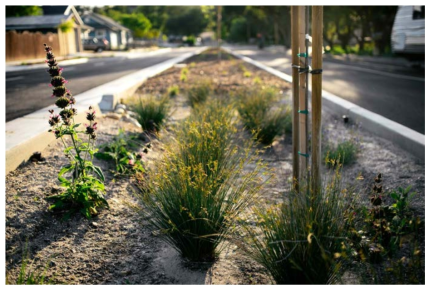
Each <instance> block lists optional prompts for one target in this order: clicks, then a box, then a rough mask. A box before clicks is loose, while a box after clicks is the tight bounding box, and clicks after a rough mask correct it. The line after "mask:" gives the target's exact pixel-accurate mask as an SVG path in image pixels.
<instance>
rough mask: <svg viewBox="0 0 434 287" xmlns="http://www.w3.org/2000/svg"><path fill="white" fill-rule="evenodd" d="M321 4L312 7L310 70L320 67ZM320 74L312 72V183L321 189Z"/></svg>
mask: <svg viewBox="0 0 434 287" xmlns="http://www.w3.org/2000/svg"><path fill="white" fill-rule="evenodd" d="M322 37H323V6H313V8H312V71H319V70H320V69H322V50H323V39H322ZM321 109H322V74H321V73H314V72H313V73H312V184H313V188H314V189H315V191H317V192H319V191H320V189H321Z"/></svg>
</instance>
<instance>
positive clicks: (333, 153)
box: [323, 139, 360, 167]
mask: <svg viewBox="0 0 434 287" xmlns="http://www.w3.org/2000/svg"><path fill="white" fill-rule="evenodd" d="M359 151H360V148H359V144H358V142H357V140H356V139H350V140H345V141H343V142H340V143H338V144H337V145H336V146H334V145H333V143H331V142H329V143H327V144H326V145H325V148H324V152H323V155H324V156H323V157H324V162H325V164H326V165H327V166H331V167H333V166H335V165H336V164H337V163H338V162H340V163H341V164H343V165H349V164H352V163H354V162H355V161H356V159H357V155H358V153H359Z"/></svg>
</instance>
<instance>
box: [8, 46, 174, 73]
mask: <svg viewBox="0 0 434 287" xmlns="http://www.w3.org/2000/svg"><path fill="white" fill-rule="evenodd" d="M172 50H173V49H172V48H163V49H158V50H155V51H148V52H129V53H127V52H125V54H114V55H113V56H112V55H108V56H98V55H95V56H89V55H87V56H79V57H82V58H79V59H70V60H60V63H61V64H62V67H65V66H72V65H78V64H84V63H87V62H89V59H102V58H112V57H113V58H116V57H120V58H127V59H137V58H146V57H152V56H155V55H159V54H165V53H168V52H170V51H172ZM42 68H44V69H45V68H47V64H45V63H43V64H32V65H6V73H7V72H18V71H27V70H33V69H42Z"/></svg>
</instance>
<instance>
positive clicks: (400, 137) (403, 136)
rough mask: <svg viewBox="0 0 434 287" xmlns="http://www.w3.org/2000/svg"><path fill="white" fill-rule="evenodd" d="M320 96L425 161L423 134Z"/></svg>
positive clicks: (334, 108)
mask: <svg viewBox="0 0 434 287" xmlns="http://www.w3.org/2000/svg"><path fill="white" fill-rule="evenodd" d="M223 49H224V50H225V51H227V52H228V53H231V54H232V55H234V56H235V57H237V58H239V59H242V60H244V61H245V62H247V63H250V64H252V65H254V66H256V67H258V68H260V69H262V70H265V71H267V72H269V73H271V74H273V75H275V76H276V77H279V78H281V79H283V80H285V81H287V82H289V83H292V78H291V76H290V75H288V74H285V73H282V72H280V71H278V70H276V69H273V68H271V67H268V66H266V65H264V64H261V63H259V62H257V61H255V60H253V59H251V58H248V57H245V56H243V55H240V54H238V53H236V52H234V51H232V50H231V49H229V48H227V47H224V48H223ZM322 98H323V107H325V108H327V109H328V110H330V111H331V112H333V113H335V114H337V115H339V116H342V115H347V116H349V118H350V119H352V120H353V121H354V122H357V123H359V124H361V125H362V126H363V128H364V129H366V130H367V131H369V132H371V133H373V134H375V135H377V136H380V137H382V138H384V139H387V140H390V141H392V142H393V143H396V144H397V145H399V146H400V147H401V148H402V149H403V150H405V151H407V152H409V153H410V154H412V155H414V156H415V157H417V158H418V159H419V160H421V161H423V162H424V161H425V135H423V134H421V133H418V132H416V131H414V130H412V129H410V128H407V127H405V126H403V125H401V124H399V123H397V122H394V121H392V120H389V119H387V118H385V117H383V116H381V115H379V114H376V113H373V112H371V111H369V110H367V109H364V108H362V107H360V106H358V105H356V104H353V103H351V102H349V101H347V100H344V99H342V98H340V97H338V96H336V95H334V94H332V93H329V92H327V91H324V90H323V92H322Z"/></svg>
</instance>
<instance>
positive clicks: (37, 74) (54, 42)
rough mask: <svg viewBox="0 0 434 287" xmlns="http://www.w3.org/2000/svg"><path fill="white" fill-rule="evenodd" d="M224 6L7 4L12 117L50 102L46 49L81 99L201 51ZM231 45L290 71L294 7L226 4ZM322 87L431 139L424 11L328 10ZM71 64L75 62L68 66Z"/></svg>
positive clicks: (226, 41) (226, 39)
mask: <svg viewBox="0 0 434 287" xmlns="http://www.w3.org/2000/svg"><path fill="white" fill-rule="evenodd" d="M217 11H218V9H217V6H72V5H69V6H66V5H65V6H7V9H6V14H7V15H6V16H7V17H6V71H7V73H6V121H10V120H13V119H16V118H18V117H21V116H24V115H26V114H29V113H31V112H33V111H36V110H38V109H41V108H44V107H46V106H48V105H49V104H51V103H52V99H51V98H50V95H51V93H50V88H49V87H48V86H47V84H46V82H47V79H48V75H47V74H46V73H45V72H44V69H45V68H44V65H43V64H44V62H43V61H44V59H43V56H44V55H43V52H44V51H43V48H42V43H45V42H46V43H48V44H49V45H51V46H52V47H53V49H54V52H55V54H56V55H57V57H58V59H59V61H60V65H62V63H64V64H65V72H64V76H65V77H66V78H67V79H68V80H69V81H70V83H69V84H68V87H69V88H70V89H71V91H72V92H73V93H74V94H79V93H81V92H84V91H87V90H89V89H91V88H94V87H97V86H99V85H102V84H104V83H107V82H110V81H113V80H115V79H117V78H119V77H122V76H124V75H127V74H129V73H132V72H135V71H138V70H140V69H143V68H146V67H149V66H152V65H155V64H158V63H161V62H163V61H166V60H168V59H171V58H173V57H176V56H178V55H180V54H181V53H184V52H186V51H190V50H191V51H194V50H195V49H197V48H198V47H202V46H217V35H216V34H217V33H216V31H217V24H216V23H217ZM221 11H222V12H221V17H222V18H221V19H222V27H221V37H222V40H223V46H226V47H230V48H231V49H233V50H234V51H236V52H237V53H239V54H242V55H244V56H247V57H250V58H252V59H253V60H256V61H259V62H260V63H262V64H265V65H267V66H269V67H272V68H275V69H277V70H279V71H282V72H284V73H286V74H289V75H290V74H291V57H290V52H289V51H290V48H291V47H290V46H291V27H290V23H291V19H290V7H289V6H222V10H221ZM323 37H324V47H323V48H324V67H323V68H324V73H323V79H324V80H323V89H324V90H326V91H328V92H330V93H333V94H335V95H337V96H339V97H341V98H343V99H345V100H348V101H350V102H352V103H354V104H356V105H359V106H361V107H363V108H365V109H368V110H370V111H372V112H374V113H378V114H380V115H382V116H384V117H386V118H388V119H391V120H393V121H396V122H398V123H400V124H402V125H404V126H406V127H409V128H411V129H413V130H415V131H417V132H419V133H422V134H424V133H425V7H424V6H339V7H338V6H325V7H324V33H323ZM69 60H71V61H72V62H74V61H75V62H74V64H68V65H67V64H66V63H67V62H68V61H69Z"/></svg>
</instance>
